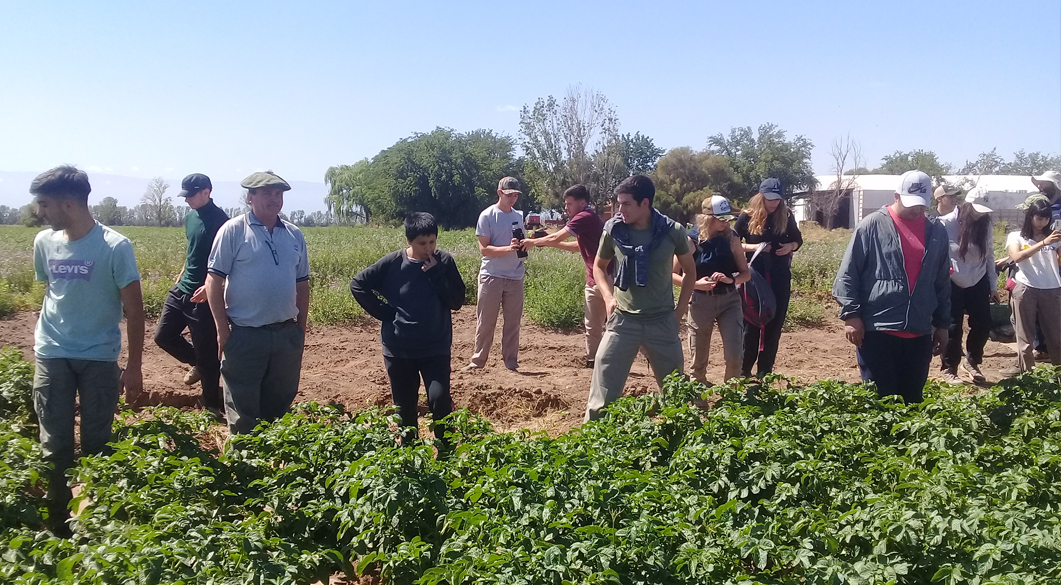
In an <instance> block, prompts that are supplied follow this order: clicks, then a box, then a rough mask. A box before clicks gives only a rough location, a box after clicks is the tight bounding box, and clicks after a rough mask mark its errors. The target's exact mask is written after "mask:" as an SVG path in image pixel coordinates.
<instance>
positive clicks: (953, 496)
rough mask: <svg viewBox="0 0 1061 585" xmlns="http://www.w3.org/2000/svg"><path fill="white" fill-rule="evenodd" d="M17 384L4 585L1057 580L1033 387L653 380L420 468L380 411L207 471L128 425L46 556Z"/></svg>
mask: <svg viewBox="0 0 1061 585" xmlns="http://www.w3.org/2000/svg"><path fill="white" fill-rule="evenodd" d="M28 369H29V368H27V365H26V364H25V363H24V362H20V361H19V360H17V359H16V358H14V357H13V354H5V357H4V360H3V370H4V371H3V372H0V379H3V380H4V385H3V386H2V388H3V389H4V393H3V396H4V409H5V410H4V418H3V421H2V422H0V435H2V438H3V439H4V440H3V443H2V445H3V446H2V447H0V449H2V451H0V454H2V459H0V502H2V504H0V505H2V506H3V508H2V509H0V520H2V522H3V525H2V527H0V555H2V558H3V560H4V563H3V564H2V568H0V581H3V582H11V583H59V582H78V583H203V584H206V583H312V582H314V581H316V580H318V579H324V580H325V581H327V578H328V576H329V575H331V574H334V573H343V572H345V573H348V574H351V575H353V574H356V573H365V572H367V573H372V574H378V575H380V577H381V578H382V579H383V580H384V582H387V583H420V584H425V585H431V584H441V583H446V584H450V585H457V584H463V583H469V584H470V583H498V584H502V583H504V584H517V583H526V584H531V583H533V584H538V583H541V584H546V583H548V584H564V583H623V584H640V583H644V584H660V583H733V584H738V583H748V584H752V583H773V584H793V585H794V584H803V583H822V584H825V583H866V584H870V583H873V584H877V583H897V584H908V583H909V584H913V583H935V582H939V583H973V584H985V583H998V584H1001V583H1014V584H1016V583H1042V584H1047V583H1058V582H1061V560H1059V559H1061V547H1059V542H1061V510H1059V506H1061V504H1059V498H1058V486H1059V485H1061V386H1059V371H1058V370H1054V369H1039V370H1037V371H1035V372H1033V373H1030V374H1026V375H1024V376H1022V377H1021V378H1019V379H1017V380H1007V381H1005V382H1003V383H1002V384H1001V385H999V386H996V387H994V388H992V389H991V390H990V391H987V392H985V393H984V394H982V395H979V396H975V397H969V396H963V395H962V394H961V393H960V392H958V390H957V389H955V388H949V387H932V388H929V389H928V392H927V399H926V401H925V402H924V403H923V404H920V405H912V406H906V405H904V404H901V403H897V402H892V401H890V400H884V401H881V400H879V399H878V398H877V397H876V393H875V392H874V391H873V390H872V389H870V390H867V389H865V388H863V387H861V386H859V385H848V384H842V383H838V382H832V381H824V382H818V383H815V384H812V385H810V386H806V387H798V386H794V385H792V384H791V383H790V382H788V381H787V380H785V379H782V378H771V379H770V380H768V381H767V382H766V383H763V384H749V385H739V384H733V385H728V386H720V387H716V388H713V389H712V390H711V392H709V393H707V396H706V398H707V399H708V401H709V402H713V405H712V406H711V408H709V409H706V410H705V409H702V408H700V407H697V406H695V405H694V403H697V404H703V402H702V401H701V398H702V396H701V393H702V392H704V388H703V386H700V385H698V384H695V383H690V382H687V381H684V380H682V379H679V378H676V377H675V378H671V379H669V380H668V382H667V384H666V393H665V394H663V395H661V396H659V395H651V396H642V397H638V398H627V399H623V400H621V401H619V402H617V403H615V404H614V405H613V406H612V407H611V408H610V411H609V413H608V415H607V416H606V417H605V418H604V419H603V420H601V421H598V422H594V423H589V424H586V425H584V426H583V427H582V428H580V429H576V430H573V431H571V432H569V433H567V434H564V435H561V436H559V437H556V438H550V437H547V436H544V435H530V434H527V433H505V434H502V433H495V432H493V431H492V430H491V429H490V426H489V423H488V422H487V421H485V420H483V419H481V418H477V417H474V416H471V415H469V414H468V413H467V412H464V411H462V412H458V413H455V414H454V415H452V418H451V419H450V421H449V422H450V428H451V432H452V434H453V442H454V444H456V445H458V446H457V447H456V449H455V450H453V451H452V452H449V453H444V454H442V455H441V456H438V457H436V456H435V453H434V451H433V449H432V447H431V445H430V444H422V445H418V446H408V447H400V446H398V445H397V443H396V430H395V426H394V424H393V420H391V419H390V418H389V417H388V416H387V415H386V414H385V413H383V412H381V411H378V410H369V411H364V412H358V413H347V412H343V411H342V410H340V409H338V408H336V407H331V406H317V405H312V404H309V405H301V406H299V407H297V408H296V409H295V410H294V411H293V412H292V413H291V414H289V415H288V416H287V417H285V418H284V419H282V420H280V421H278V422H277V423H276V424H272V425H265V426H263V427H261V428H259V430H258V431H257V432H255V433H253V434H250V435H245V436H238V437H233V438H231V439H230V440H229V442H228V444H227V446H226V448H225V450H224V452H223V453H222V452H218V451H216V450H214V449H212V448H210V447H209V446H208V445H210V444H212V443H211V441H209V440H207V435H208V434H209V432H210V427H209V423H208V421H207V419H205V418H204V417H202V416H199V415H198V414H193V413H185V412H180V411H176V410H172V409H165V408H159V409H154V410H151V411H147V412H142V413H139V414H138V415H136V416H135V417H133V416H132V415H131V414H130V413H126V415H125V418H124V419H123V420H121V421H119V422H118V423H117V424H116V437H115V442H114V443H113V449H112V452H111V453H109V454H107V455H104V456H97V457H88V458H84V459H82V460H81V462H80V463H79V465H78V467H77V468H76V470H75V472H74V473H75V481H76V482H78V483H80V484H82V485H83V488H84V491H83V493H82V496H81V497H80V498H79V499H77V500H76V501H75V506H78V507H80V508H81V511H80V513H79V515H78V516H77V517H76V518H75V519H74V520H73V528H74V533H75V536H74V538H73V539H69V540H64V539H59V538H56V537H54V536H52V535H51V534H50V533H49V532H46V531H43V530H41V526H43V524H44V514H45V511H44V507H43V506H42V505H41V504H42V500H41V494H42V493H43V491H42V490H43V488H44V486H43V485H42V477H43V476H42V475H41V473H40V472H41V469H42V468H41V466H40V462H39V452H38V451H37V447H36V444H35V441H33V440H32V438H31V436H30V434H29V431H31V430H32V421H31V420H29V419H30V418H31V416H30V415H28V414H27V413H26V412H25V410H24V408H22V407H20V406H19V404H24V403H25V402H24V400H23V399H21V398H18V397H19V396H21V394H20V393H21V392H23V391H25V390H26V387H27V386H26V385H27V384H28V381H27V379H26V375H27V371H28ZM8 390H11V392H8ZM9 395H10V396H11V397H14V398H15V399H12V398H9ZM20 401H21V402H20Z"/></svg>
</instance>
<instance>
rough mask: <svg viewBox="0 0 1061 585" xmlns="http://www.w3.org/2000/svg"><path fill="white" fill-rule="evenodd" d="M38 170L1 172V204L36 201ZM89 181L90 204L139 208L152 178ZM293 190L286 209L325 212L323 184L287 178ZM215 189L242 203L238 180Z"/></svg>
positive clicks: (219, 197) (221, 203)
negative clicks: (33, 189) (33, 187)
mask: <svg viewBox="0 0 1061 585" xmlns="http://www.w3.org/2000/svg"><path fill="white" fill-rule="evenodd" d="M37 174H38V173H35V172H21V171H0V205H6V206H8V207H15V208H18V207H22V206H23V205H25V204H27V203H30V202H32V201H33V196H32V195H30V194H29V185H30V183H31V182H33V179H34V177H36V176H37ZM163 178H165V179H166V182H168V183H169V189H166V195H169V196H170V197H171V198H172V199H173V205H175V206H179V205H184V201H183V200H182V199H181V198H180V197H178V196H177V194H178V193H180V191H181V178H182V177H163ZM88 180H89V182H90V183H91V184H92V194H90V195H89V196H88V204H89V205H96V204H97V203H99V202H100V201H102V200H103V198H104V197H114V198H115V199H117V200H118V205H122V206H125V207H136V206H137V205H139V204H140V198H141V197H143V195H144V191H146V190H147V185H148V183H150V182H151V179H150V178H147V179H145V178H141V177H126V176H122V175H107V174H102V173H91V172H90V173H89V174H88ZM288 182H289V183H290V184H291V190H290V191H288V192H287V193H284V211H285V212H288V213H290V212H292V211H295V210H296V209H301V210H303V211H305V212H306V213H312V212H314V211H325V210H326V209H327V205H326V204H325V203H324V198H325V197H326V196H327V195H328V187H327V186H326V185H325V184H324V183H313V182H310V181H288ZM212 183H213V184H214V190H213V192H212V193H211V197H212V198H213V199H214V203H216V204H217V206H218V207H222V208H225V207H240V206H241V205H242V204H243V194H244V189H243V187H240V186H239V181H212Z"/></svg>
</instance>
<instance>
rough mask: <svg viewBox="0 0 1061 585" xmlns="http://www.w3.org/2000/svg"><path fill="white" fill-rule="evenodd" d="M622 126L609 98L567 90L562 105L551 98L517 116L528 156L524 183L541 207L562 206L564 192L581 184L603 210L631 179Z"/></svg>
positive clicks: (524, 107) (578, 90)
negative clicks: (615, 189)
mask: <svg viewBox="0 0 1061 585" xmlns="http://www.w3.org/2000/svg"><path fill="white" fill-rule="evenodd" d="M618 129H619V121H618V118H617V116H616V115H615V110H614V109H613V108H612V107H611V105H610V104H609V103H608V98H607V97H605V96H604V94H603V93H601V92H599V91H594V90H591V89H583V88H582V86H575V87H572V88H569V89H568V91H567V95H566V96H564V99H563V100H562V101H557V100H556V98H554V97H553V96H548V97H546V98H538V100H537V101H536V102H535V103H534V105H533V106H526V105H525V106H523V109H522V110H521V111H520V116H519V138H520V146H521V147H522V148H523V152H524V153H526V158H527V163H526V165H525V167H524V168H525V173H526V176H525V178H526V181H527V183H528V184H529V185H530V187H531V190H532V191H533V192H534V193H535V194H536V196H537V199H538V201H539V202H540V203H541V204H543V205H546V206H548V207H553V208H558V207H559V206H560V205H561V204H562V195H563V192H564V189H566V188H567V187H569V186H571V185H574V184H576V183H581V184H583V185H586V186H587V187H589V188H590V197H591V198H592V199H593V203H596V204H599V203H600V202H601V201H603V200H604V199H606V198H607V197H608V195H609V194H610V190H611V188H612V187H614V185H615V184H618V182H619V181H620V180H622V178H623V177H625V176H627V175H628V174H629V171H628V170H626V169H625V168H623V167H625V160H624V154H625V148H624V146H623V143H622V141H621V139H620V137H619V132H618Z"/></svg>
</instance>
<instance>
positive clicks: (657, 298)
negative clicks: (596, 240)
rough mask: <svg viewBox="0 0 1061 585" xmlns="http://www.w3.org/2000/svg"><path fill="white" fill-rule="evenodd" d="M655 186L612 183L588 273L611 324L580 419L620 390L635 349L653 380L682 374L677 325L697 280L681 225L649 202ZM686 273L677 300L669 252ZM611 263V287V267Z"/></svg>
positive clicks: (639, 178)
mask: <svg viewBox="0 0 1061 585" xmlns="http://www.w3.org/2000/svg"><path fill="white" fill-rule="evenodd" d="M655 196H656V186H655V185H653V184H652V180H651V179H649V178H648V177H646V176H643V175H634V176H632V177H629V178H627V179H624V180H623V182H622V183H619V186H618V187H616V188H615V210H616V215H615V217H613V218H611V219H609V220H608V221H607V222H606V223H605V224H604V234H603V235H602V236H601V242H600V247H599V248H598V250H597V257H596V259H595V260H594V262H593V278H594V280H595V281H596V282H597V287H598V288H599V289H600V292H601V296H602V297H604V306H605V310H606V312H607V314H608V321H607V324H606V326H605V330H604V337H603V339H601V344H600V347H599V348H597V355H596V359H595V360H594V365H593V377H592V381H591V382H590V388H589V400H588V402H587V404H586V417H585V420H587V421H590V420H595V419H596V418H598V417H599V416H600V411H601V409H602V408H604V407H605V406H607V405H608V404H609V403H611V402H614V401H615V400H617V399H618V398H619V397H620V396H622V394H623V387H624V386H625V385H626V379H627V377H628V376H629V375H630V367H631V366H632V365H633V363H634V358H635V357H637V353H638V350H639V348H641V347H642V346H643V347H644V350H645V352H646V353H647V354H648V358H649V363H650V365H651V366H652V372H653V374H655V376H656V382H657V383H659V385H660V387H661V388H662V386H663V378H665V377H666V376H667V375H669V374H671V373H673V372H679V373H684V369H685V356H684V355H683V354H682V340H681V337H680V334H679V331H678V324H679V323H680V322H681V319H682V317H683V316H684V315H685V312H686V311H687V310H688V308H689V298H690V297H691V296H692V293H693V287H694V285H695V282H696V264H695V263H694V261H693V255H692V252H691V251H690V247H689V237H688V235H686V232H685V228H683V227H682V226H681V224H679V223H675V221H674V220H672V219H671V218H669V217H667V216H665V215H663V214H662V213H660V212H659V211H658V210H656V208H654V207H653V206H652V202H653V200H654V199H655ZM675 256H677V257H678V264H679V266H680V267H681V269H682V271H683V273H684V276H683V277H682V281H681V291H680V293H679V294H678V304H677V305H675V304H674V285H673V282H672V280H671V273H672V266H673V260H674V257H675ZM613 260H615V261H616V267H615V284H614V286H613V285H612V282H611V280H610V279H609V277H608V266H609V265H610V264H611V263H612V261H613Z"/></svg>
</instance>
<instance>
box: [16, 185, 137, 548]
mask: <svg viewBox="0 0 1061 585" xmlns="http://www.w3.org/2000/svg"><path fill="white" fill-rule="evenodd" d="M91 191H92V187H91V186H90V185H89V182H88V175H87V174H86V173H85V172H84V171H79V170H77V169H76V168H74V167H71V166H66V165H64V166H60V167H56V168H54V169H52V170H50V171H47V172H44V173H42V174H40V175H38V176H37V178H35V179H34V180H33V183H32V184H31V185H30V193H31V194H33V195H34V196H35V197H36V201H37V213H38V215H39V216H40V217H41V219H43V220H44V221H45V222H46V223H48V224H49V225H50V226H51V229H46V230H43V231H42V232H40V233H39V234H37V237H36V238H35V239H34V241H33V267H34V272H35V273H36V278H37V280H39V281H42V282H45V283H47V289H46V291H45V293H44V304H43V305H42V306H41V314H40V318H39V319H38V320H37V328H36V331H35V332H34V347H33V351H34V354H35V355H36V371H35V373H34V375H33V405H34V410H36V412H37V418H38V419H39V420H40V439H41V449H42V450H43V452H44V456H45V459H47V460H48V462H49V463H51V464H52V466H53V467H52V475H51V479H50V481H49V483H48V495H47V499H48V513H49V524H50V525H51V528H52V529H53V530H55V531H56V532H57V533H60V534H69V528H67V526H66V520H67V519H68V518H69V516H70V514H69V510H68V509H67V507H68V505H69V503H70V497H71V494H70V488H69V487H68V486H67V483H66V470H67V469H69V468H71V467H73V465H74V414H75V404H76V400H77V396H78V395H80V396H81V452H82V454H85V455H89V454H96V453H100V452H102V451H103V450H104V448H105V447H106V445H107V443H109V442H110V440H111V424H112V423H113V422H114V410H115V407H116V406H117V405H118V395H119V393H120V392H121V389H122V388H124V389H125V397H126V400H127V401H128V402H129V403H135V402H136V401H137V398H138V397H139V395H140V392H141V391H142V389H143V377H142V375H141V371H140V365H141V361H142V357H143V349H144V305H143V300H142V295H141V290H140V274H139V272H137V269H136V258H135V257H134V256H133V246H132V244H131V243H130V242H129V240H128V239H127V238H126V237H125V236H123V235H121V234H119V233H118V232H116V231H114V230H112V229H110V228H108V227H104V226H103V225H100V224H99V223H97V222H96V220H95V219H93V217H92V213H91V211H89V208H88V195H89V193H90V192H91ZM123 314H124V315H125V318H126V320H127V325H128V327H127V328H128V332H129V358H128V361H127V363H126V369H125V371H124V372H123V371H122V370H121V368H119V367H118V354H119V353H120V352H121V348H122V334H121V330H120V329H119V328H118V323H119V322H120V321H121V320H122V315H123Z"/></svg>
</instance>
